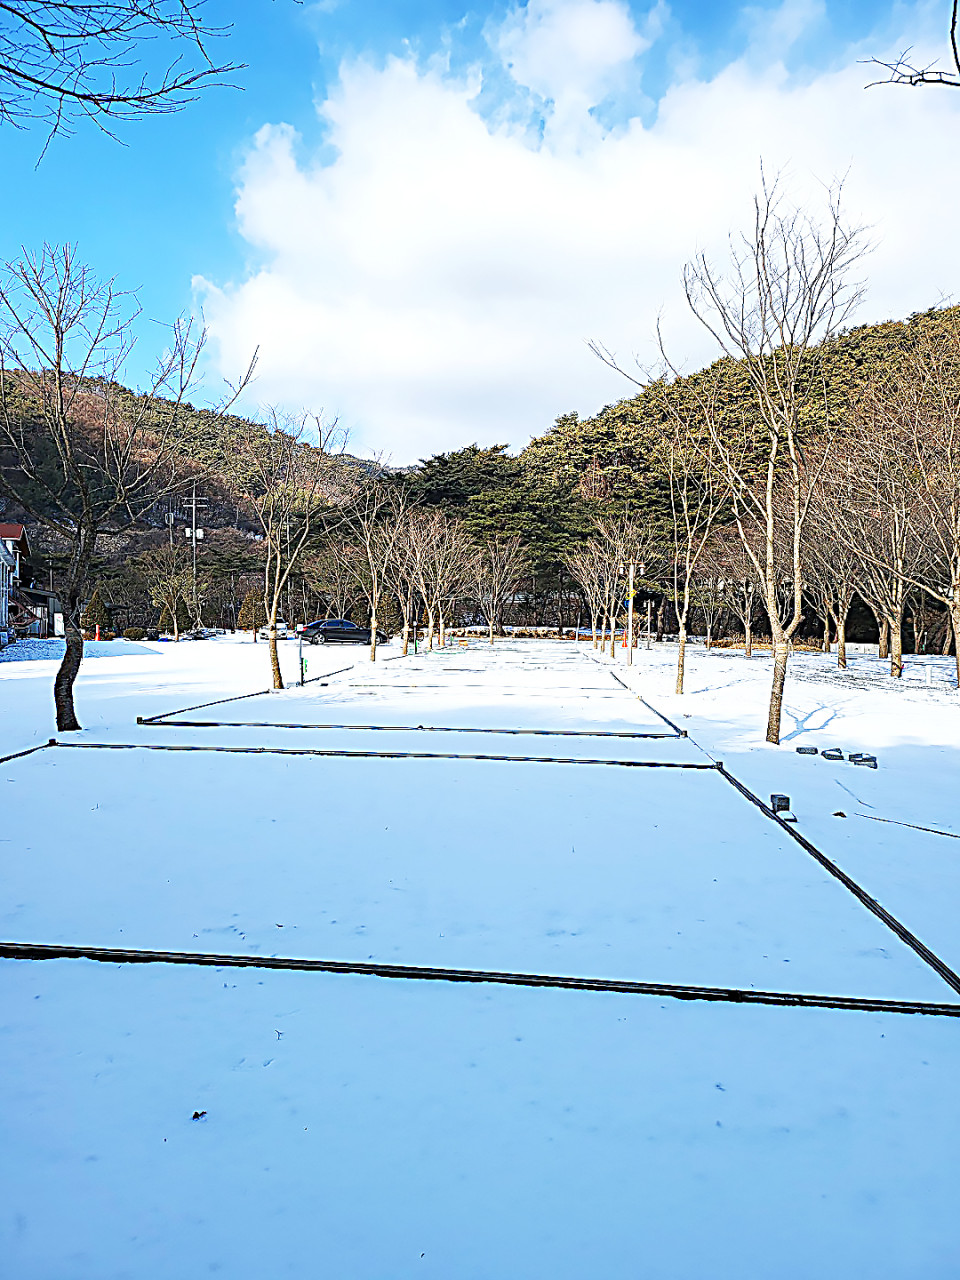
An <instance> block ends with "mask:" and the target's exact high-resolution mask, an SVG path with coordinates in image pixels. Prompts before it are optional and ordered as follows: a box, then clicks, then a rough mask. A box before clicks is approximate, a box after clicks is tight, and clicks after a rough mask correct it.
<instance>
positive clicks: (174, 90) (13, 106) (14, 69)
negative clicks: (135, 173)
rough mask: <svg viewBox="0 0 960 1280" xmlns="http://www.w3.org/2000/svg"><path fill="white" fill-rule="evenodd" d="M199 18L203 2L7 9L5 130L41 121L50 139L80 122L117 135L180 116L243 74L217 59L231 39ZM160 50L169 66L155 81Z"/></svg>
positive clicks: (1, 18) (3, 33) (15, 1)
mask: <svg viewBox="0 0 960 1280" xmlns="http://www.w3.org/2000/svg"><path fill="white" fill-rule="evenodd" d="M201 9H202V3H199V2H198V0H6V2H5V3H2V4H0V122H4V123H7V124H13V125H16V126H19V127H23V126H25V125H27V124H29V123H31V122H32V121H40V122H42V123H43V124H44V125H45V126H46V127H47V128H48V130H49V138H52V137H53V136H54V135H56V134H58V133H65V132H66V133H69V132H70V131H71V129H72V127H73V125H74V123H75V122H76V121H78V120H84V119H85V120H89V121H92V122H93V123H94V124H95V125H96V126H97V127H99V128H100V129H102V130H103V131H104V132H105V133H111V131H112V128H113V127H114V125H115V124H116V123H119V122H121V121H124V120H130V119H135V118H137V117H139V116H144V115H158V114H163V113H168V112H172V111H180V110H181V109H182V108H183V107H185V106H186V105H187V104H188V103H191V102H193V101H195V100H196V98H197V96H198V95H199V93H200V92H201V90H203V89H204V88H206V87H207V86H208V85H216V84H219V85H224V84H226V79H225V77H227V76H230V75H232V74H233V73H234V72H236V71H239V70H241V67H240V66H238V65H236V64H234V63H222V64H219V65H216V64H215V63H214V62H213V60H212V59H211V58H210V56H209V53H208V48H209V46H210V44H211V43H212V42H213V41H214V40H215V39H216V38H218V37H221V36H223V35H225V34H226V29H225V28H217V27H211V26H209V25H207V24H206V23H205V22H203V21H202V19H201ZM158 45H159V46H160V47H161V48H166V51H167V53H168V55H169V60H168V61H167V62H166V66H165V68H163V69H162V70H160V71H159V72H158V73H156V74H154V73H153V71H152V70H148V69H147V59H146V57H145V54H146V53H147V52H148V50H149V51H150V52H152V51H153V50H155V49H156V48H157V46H158ZM185 59H187V60H185ZM152 60H153V59H151V61H152ZM49 138H48V142H49Z"/></svg>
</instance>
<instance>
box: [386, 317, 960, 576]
mask: <svg viewBox="0 0 960 1280" xmlns="http://www.w3.org/2000/svg"><path fill="white" fill-rule="evenodd" d="M958 316H960V307H953V308H950V309H946V310H931V311H927V312H924V313H921V314H918V315H915V316H911V317H910V319H908V320H906V321H888V322H886V323H884V324H878V325H863V326H861V327H859V328H856V329H851V330H850V331H849V332H847V333H845V334H843V335H842V336H841V337H839V338H838V339H836V340H835V341H834V342H832V343H831V344H829V346H828V347H826V348H824V349H823V350H822V352H821V353H820V354H821V355H822V357H823V359H822V362H817V363H818V364H819V367H820V369H821V370H822V376H824V377H825V391H826V396H824V387H822V386H818V387H817V388H816V389H815V394H811V395H810V397H809V401H808V404H807V407H806V409H805V418H806V420H805V422H804V427H805V429H806V431H808V432H809V433H811V434H816V433H817V432H818V431H821V430H822V429H823V427H824V425H825V424H826V421H827V418H828V417H829V419H830V423H831V426H833V427H836V428H838V429H840V430H843V428H844V426H845V424H846V422H847V421H848V419H849V415H850V407H851V405H852V404H854V403H856V401H857V398H858V395H859V393H860V392H862V390H863V389H864V388H865V387H866V385H867V384H868V383H869V382H870V380H871V379H873V378H875V377H877V376H878V375H879V374H881V373H882V371H883V370H884V369H885V368H888V367H889V366H890V365H891V363H893V362H894V361H896V360H897V358H898V356H899V355H900V354H902V353H903V352H904V351H905V350H907V349H909V348H910V346H912V345H913V344H914V343H915V342H916V339H917V336H918V334H919V332H920V331H921V330H922V329H923V328H924V327H939V326H943V325H944V324H945V323H947V322H949V321H950V320H953V321H956V319H957V317H958ZM817 376H818V379H819V377H820V376H821V374H820V373H819V372H818V374H817ZM708 378H712V379H713V380H714V383H715V385H719V386H720V387H721V392H720V395H721V401H722V403H721V406H720V407H721V408H722V410H723V412H724V413H725V414H726V415H727V417H728V418H729V420H730V421H732V422H735V423H741V422H744V423H746V424H748V425H750V424H752V425H753V426H754V427H755V429H756V430H757V431H758V432H760V431H761V430H762V427H761V424H760V422H759V418H758V414H757V409H756V404H755V402H754V399H753V395H752V392H751V389H750V386H749V383H748V379H747V374H746V370H745V368H744V367H743V365H742V364H738V363H736V362H734V361H731V360H721V361H718V362H717V363H716V364H715V365H712V366H711V367H710V368H709V369H704V370H701V371H699V372H697V373H694V374H691V375H690V376H688V377H684V378H680V379H678V380H677V381H676V382H675V383H673V384H672V385H671V386H669V387H668V388H665V387H664V385H663V384H656V385H654V386H652V387H650V388H648V389H645V390H643V391H641V392H639V393H638V394H636V395H633V396H630V397H627V398H625V399H623V400H619V401H617V402H616V403H615V404H611V405H606V406H605V407H604V408H603V409H601V410H600V411H599V413H597V414H595V415H594V416H593V417H590V418H580V417H578V416H577V414H575V413H571V414H565V415H563V416H562V417H560V418H558V419H557V421H556V422H555V423H554V424H553V426H551V427H550V428H549V429H548V430H547V431H545V432H544V433H543V435H540V436H537V437H535V438H534V439H533V440H531V442H530V444H529V445H527V447H526V448H525V449H523V450H522V451H521V452H520V453H519V455H517V456H515V457H514V456H511V455H509V454H508V453H507V451H506V446H504V445H495V446H493V447H492V448H486V449H481V448H479V447H478V446H477V445H475V444H474V445H470V446H468V447H466V448H464V449H460V450H457V451H455V452H453V453H447V454H438V455H437V456H435V457H433V458H429V459H426V460H424V461H423V462H422V463H421V465H420V467H419V468H417V469H416V470H415V471H414V472H413V474H412V476H411V484H412V487H413V489H414V491H415V492H416V494H417V495H418V497H419V498H420V499H421V501H423V502H425V503H428V504H431V505H436V506H438V507H441V508H443V509H444V510H446V511H448V512H449V513H451V514H456V515H458V516H461V517H462V518H463V519H464V520H465V521H466V523H467V524H468V526H469V527H470V529H471V530H472V531H473V532H475V533H476V534H478V535H490V534H519V535H520V536H521V537H522V538H523V539H524V541H525V542H526V543H527V544H528V545H529V546H530V547H531V548H532V550H533V553H534V559H535V563H536V565H537V568H538V570H539V571H540V574H541V575H544V576H545V577H546V578H550V577H554V578H555V576H556V575H557V573H558V572H559V569H560V562H561V557H562V554H563V552H564V551H565V550H567V549H569V548H570V547H571V546H572V545H573V544H575V543H576V542H578V541H580V540H582V539H583V538H585V537H586V536H587V535H588V533H589V532H590V530H591V527H592V526H591V522H592V519H593V517H595V516H596V515H597V514H602V513H607V514H612V515H620V514H624V513H629V514H631V515H633V516H646V517H647V518H649V519H651V520H654V521H658V522H666V520H667V518H668V516H669V491H668V486H667V481H666V477H665V475H664V472H663V468H662V466H661V465H660V464H659V462H658V460H657V444H658V441H659V440H660V439H661V438H662V436H663V432H664V428H665V424H666V421H667V419H668V417H669V413H668V410H667V409H666V407H665V403H664V394H665V393H666V394H667V395H670V396H674V397H677V398H678V399H680V400H681V401H683V400H684V399H685V400H686V403H687V406H688V409H689V411H690V412H696V394H695V393H696V391H697V389H698V385H702V384H703V383H704V381H705V380H706V379H708ZM624 385H626V382H625V384H624ZM545 585H546V583H545Z"/></svg>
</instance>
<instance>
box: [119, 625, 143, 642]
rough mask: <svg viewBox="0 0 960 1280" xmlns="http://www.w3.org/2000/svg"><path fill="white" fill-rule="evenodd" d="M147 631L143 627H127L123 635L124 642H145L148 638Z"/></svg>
mask: <svg viewBox="0 0 960 1280" xmlns="http://www.w3.org/2000/svg"><path fill="white" fill-rule="evenodd" d="M146 634H147V633H146V631H144V629H143V627H127V629H126V631H124V633H123V638H124V640H143V639H145V638H146Z"/></svg>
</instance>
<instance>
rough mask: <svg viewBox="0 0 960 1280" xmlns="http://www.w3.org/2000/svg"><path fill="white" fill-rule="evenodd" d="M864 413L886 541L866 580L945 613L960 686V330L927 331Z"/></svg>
mask: <svg viewBox="0 0 960 1280" xmlns="http://www.w3.org/2000/svg"><path fill="white" fill-rule="evenodd" d="M864 414H865V415H866V416H868V418H869V420H870V421H871V422H873V423H874V424H876V429H875V430H874V431H873V432H871V433H870V434H869V435H866V441H867V444H868V445H869V443H870V441H871V440H876V441H878V443H875V444H874V445H873V455H872V456H873V460H874V466H873V467H872V468H871V470H870V472H869V480H870V482H871V489H870V491H869V500H870V501H871V502H873V500H874V495H876V501H877V506H876V508H875V511H876V516H875V517H874V518H875V519H877V520H878V521H879V522H880V523H881V532H882V535H883V536H882V537H881V538H875V539H874V540H872V541H871V542H869V543H867V544H866V548H865V551H866V553H867V554H865V573H866V572H870V573H871V574H873V575H874V576H879V577H881V578H884V579H886V578H890V577H893V578H895V579H896V581H897V582H898V583H900V584H902V590H903V591H905V589H906V587H911V588H914V589H920V590H924V591H926V592H927V593H928V594H929V595H930V596H932V597H933V598H934V599H935V600H939V601H940V602H941V603H942V604H944V605H945V606H946V607H947V609H948V611H949V614H950V620H951V625H952V628H953V632H954V641H955V647H956V648H957V682H958V687H960V323H958V322H957V321H956V320H955V319H950V320H946V321H944V322H943V323H942V324H941V325H940V326H937V327H932V326H931V327H930V328H926V329H924V330H922V331H921V332H920V334H919V335H918V338H917V342H916V346H915V348H914V349H913V350H912V351H910V352H908V353H906V354H905V355H904V357H903V359H902V360H901V361H899V362H898V363H897V365H895V366H894V367H893V368H891V369H890V370H888V371H887V372H886V374H885V375H884V376H883V378H882V379H881V380H879V381H878V382H876V383H875V384H874V385H873V386H871V387H870V388H869V390H868V392H867V395H866V396H865V397H864ZM880 502H882V503H883V507H880V505H879V504H880ZM904 525H905V526H906V529H905V531H903V532H902V533H901V530H903V526H904ZM893 531H896V533H897V534H898V535H899V536H898V537H897V538H896V539H894V538H893V537H892V536H891V535H892V532H893ZM867 566H869V570H868V568H867ZM892 660H893V659H892Z"/></svg>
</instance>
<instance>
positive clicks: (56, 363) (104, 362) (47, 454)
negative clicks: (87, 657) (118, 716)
mask: <svg viewBox="0 0 960 1280" xmlns="http://www.w3.org/2000/svg"><path fill="white" fill-rule="evenodd" d="M138 314H139V310H138V308H137V306H136V303H135V300H134V299H133V298H132V297H131V296H130V295H129V294H124V293H122V292H120V291H118V290H117V288H116V286H115V284H114V282H113V281H112V280H108V281H101V280H99V279H97V277H96V276H95V275H94V273H93V272H92V271H91V270H90V268H88V267H86V266H84V265H83V264H82V263H80V262H78V261H77V259H76V256H75V253H74V250H73V249H72V248H71V247H70V246H62V247H55V246H47V247H45V248H44V250H43V252H42V253H41V254H39V255H36V256H34V255H30V254H26V253H25V254H24V256H23V257H22V258H20V259H18V260H17V261H13V262H7V263H6V264H5V265H4V266H3V268H2V270H0V491H2V492H3V493H4V494H5V495H6V496H7V497H9V498H12V499H13V500H14V501H15V502H17V503H18V504H19V505H20V507H21V508H23V510H25V511H27V512H28V513H29V514H30V515H31V516H32V517H33V518H34V519H35V520H37V521H38V522H39V523H40V524H41V525H43V526H44V527H45V528H46V529H47V530H48V531H49V533H50V534H51V536H52V539H53V541H54V543H55V545H56V546H57V547H58V548H62V549H63V560H64V563H63V565H62V566H61V567H60V569H59V571H58V574H57V590H58V595H59V598H60V602H61V607H62V609H63V620H64V630H65V635H66V646H67V647H66V653H65V654H64V658H63V661H62V663H61V665H60V669H59V671H58V672H57V676H56V680H55V682H54V701H55V703H56V710H57V728H58V729H60V730H70V729H79V728H80V724H79V721H78V720H77V715H76V708H75V706H74V698H73V686H74V681H75V680H76V677H77V672H78V671H79V670H80V662H81V660H82V658H83V635H82V632H81V629H80V614H81V611H82V605H83V595H84V592H85V591H86V590H87V588H88V586H89V576H90V568H91V564H92V562H93V558H94V555H95V553H96V549H97V543H98V540H99V539H101V538H103V537H105V536H107V535H117V534H120V533H123V532H125V531H127V530H130V529H133V528H135V527H137V526H142V525H143V523H144V521H145V519H146V518H147V517H148V516H149V515H150V513H151V512H152V511H153V510H154V509H155V508H156V506H157V503H158V502H159V500H160V499H161V498H162V497H163V496H164V495H165V494H168V493H170V492H173V491H177V490H179V489H180V488H181V487H182V486H183V484H184V483H185V479H186V475H185V472H184V469H183V467H182V464H181V463H180V460H179V455H178V454H177V451H176V430H177V425H178V423H179V421H180V417H181V413H182V410H183V407H184V404H185V399H186V394H187V392H188V390H189V389H190V388H191V386H192V385H193V383H194V373H195V369H196V365H197V359H198V357H199V354H200V350H201V348H202V345H203V335H202V334H195V333H194V332H193V331H192V329H191V325H190V324H189V322H178V323H177V324H175V325H174V326H173V329H172V333H171V340H170V346H169V347H168V349H167V351H166V352H164V354H163V356H162V357H161V359H160V360H159V362H158V364H157V368H156V371H155V373H154V375H153V377H152V379H151V380H150V381H149V383H148V385H147V387H146V388H145V389H144V390H143V391H141V392H140V393H138V394H137V395H135V396H130V395H125V396H121V394H120V392H121V387H120V381H121V378H122V374H123V369H124V365H125V363H126V360H127V358H128V357H129V355H130V352H131V351H132V349H133V338H132V329H131V327H132V324H133V321H134V320H135V319H136V317H137V315H138ZM252 371H253V365H252V364H251V367H250V369H248V370H247V374H246V375H245V377H244V378H243V379H242V380H241V383H240V386H238V387H237V388H236V389H235V390H234V391H232V392H231V394H230V396H229V397H228V399H227V401H226V403H224V404H223V405H222V406H221V409H220V412H221V413H223V412H225V411H226V409H227V408H229V406H230V405H231V404H232V403H233V401H234V400H235V399H236V396H237V395H238V394H239V392H240V390H241V389H242V387H243V386H244V385H245V384H246V381H247V380H248V379H249V377H250V376H251V374H252ZM156 396H163V397H165V401H164V406H163V407H164V420H163V424H162V425H161V426H158V425H157V423H156V421H155V417H156V415H155V414H154V413H153V410H154V407H155V400H154V398H155V397H156ZM148 423H149V424H150V425H149V426H148Z"/></svg>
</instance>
